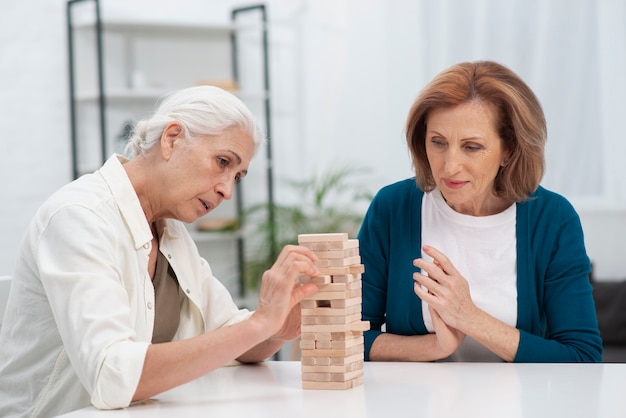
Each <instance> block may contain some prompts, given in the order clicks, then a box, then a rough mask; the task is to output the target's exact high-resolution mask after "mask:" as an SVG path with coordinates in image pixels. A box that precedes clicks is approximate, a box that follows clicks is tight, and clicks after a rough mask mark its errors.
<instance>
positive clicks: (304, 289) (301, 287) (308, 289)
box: [291, 283, 319, 306]
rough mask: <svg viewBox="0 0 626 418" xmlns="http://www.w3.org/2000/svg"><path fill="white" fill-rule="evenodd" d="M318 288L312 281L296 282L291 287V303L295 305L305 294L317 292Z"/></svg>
mask: <svg viewBox="0 0 626 418" xmlns="http://www.w3.org/2000/svg"><path fill="white" fill-rule="evenodd" d="M318 289H319V288H318V287H317V285H316V284H314V283H305V284H296V286H294V288H293V292H292V293H291V295H292V304H293V305H294V306H295V305H297V304H298V303H300V302H301V301H302V299H304V298H305V297H307V296H310V295H312V294H313V293H315V292H317V290H318Z"/></svg>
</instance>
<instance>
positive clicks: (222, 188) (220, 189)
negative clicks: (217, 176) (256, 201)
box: [216, 178, 235, 200]
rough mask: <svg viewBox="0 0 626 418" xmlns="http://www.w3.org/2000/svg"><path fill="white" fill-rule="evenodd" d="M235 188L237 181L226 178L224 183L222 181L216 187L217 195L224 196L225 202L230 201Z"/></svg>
mask: <svg viewBox="0 0 626 418" xmlns="http://www.w3.org/2000/svg"><path fill="white" fill-rule="evenodd" d="M234 187H235V181H234V180H231V179H227V178H224V181H221V182H219V183H218V185H217V186H216V189H217V190H216V191H217V193H218V194H219V195H220V196H222V197H223V198H224V199H225V200H230V199H232V197H233V189H234Z"/></svg>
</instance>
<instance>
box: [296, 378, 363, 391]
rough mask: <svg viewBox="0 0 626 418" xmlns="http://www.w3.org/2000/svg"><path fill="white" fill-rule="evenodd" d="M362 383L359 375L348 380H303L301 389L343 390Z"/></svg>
mask: <svg viewBox="0 0 626 418" xmlns="http://www.w3.org/2000/svg"><path fill="white" fill-rule="evenodd" d="M362 384H363V376H362V375H361V376H358V377H356V378H354V379H352V380H348V381H345V382H310V381H304V380H303V381H302V389H313V390H345V389H352V388H354V387H357V386H360V385H362Z"/></svg>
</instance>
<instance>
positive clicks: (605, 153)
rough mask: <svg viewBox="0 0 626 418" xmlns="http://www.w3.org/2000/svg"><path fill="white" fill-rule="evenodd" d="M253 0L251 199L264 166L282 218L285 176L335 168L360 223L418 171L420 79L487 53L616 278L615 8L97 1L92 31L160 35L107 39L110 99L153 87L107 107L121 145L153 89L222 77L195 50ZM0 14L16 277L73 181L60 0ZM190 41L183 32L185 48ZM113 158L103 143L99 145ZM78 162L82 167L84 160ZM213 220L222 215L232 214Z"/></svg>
mask: <svg viewBox="0 0 626 418" xmlns="http://www.w3.org/2000/svg"><path fill="white" fill-rule="evenodd" d="M84 3H86V4H85V5H84V6H85V7H82V5H81V7H77V11H76V13H75V14H74V15H73V16H72V20H73V21H74V22H75V23H76V24H77V25H78V26H79V29H78V30H77V31H75V36H76V54H79V53H80V54H82V55H81V56H77V57H75V60H74V63H75V65H76V66H77V68H76V71H77V73H78V68H80V71H81V72H80V74H77V75H76V77H77V81H78V82H79V87H80V89H81V91H80V92H79V93H80V94H82V95H83V96H80V97H79V99H80V100H81V102H80V103H81V105H82V106H83V108H84V110H81V111H80V112H79V113H78V115H77V121H76V122H77V123H78V124H79V125H80V127H79V128H78V129H77V132H78V137H79V138H78V141H79V142H80V143H83V144H87V143H91V144H92V145H84V146H83V148H82V150H81V153H82V154H80V155H79V157H80V158H82V161H87V162H88V163H94V162H97V160H98V158H100V157H101V156H100V155H99V154H97V150H98V148H97V144H98V141H99V139H98V138H99V137H98V135H99V131H98V119H97V112H96V109H97V100H96V95H94V91H95V90H94V88H95V87H96V84H95V80H96V79H95V74H96V73H95V67H94V64H93V56H94V51H95V47H94V43H93V32H91V35H90V34H89V32H88V31H89V27H90V23H89V22H90V21H92V16H93V9H90V7H91V5H90V4H89V3H92V2H90V1H86V2H84ZM254 4H263V5H264V6H265V10H266V11H267V26H266V27H267V34H268V44H267V53H268V64H269V67H268V68H269V71H268V73H267V75H268V79H269V97H271V108H270V112H269V119H267V120H269V125H270V126H271V134H270V135H269V143H270V145H271V152H272V156H271V157H272V161H271V163H270V162H268V161H267V155H266V152H267V151H266V150H261V151H260V152H259V155H258V157H257V159H256V160H253V163H252V166H253V167H252V168H253V171H252V172H251V175H249V176H248V178H246V180H245V184H246V187H244V190H243V196H244V199H245V201H246V202H248V203H249V204H256V203H261V204H263V202H265V201H266V200H265V199H266V197H267V189H268V181H269V180H268V178H267V173H268V167H271V171H272V179H271V183H272V184H273V201H274V202H275V203H276V204H277V205H284V206H286V207H290V208H291V209H293V208H294V207H296V208H298V207H301V206H304V207H305V209H306V208H309V209H310V207H311V206H312V205H314V203H310V201H309V200H307V199H308V197H305V194H303V193H304V192H302V189H301V188H300V189H299V188H298V187H295V186H294V183H293V182H294V181H300V182H301V183H307V182H309V185H310V184H311V182H313V183H315V182H316V181H324V176H325V175H328V174H329V173H331V174H332V173H337V172H339V173H341V176H342V177H341V179H342V180H341V181H345V182H347V183H350V184H351V186H349V188H348V190H347V191H346V188H342V187H343V186H342V187H338V189H337V191H338V192H339V193H337V195H334V196H330V195H329V196H328V197H327V198H328V199H329V201H327V202H326V203H325V204H327V205H330V206H333V207H335V206H339V210H340V211H341V210H343V211H345V212H349V213H350V214H351V215H354V214H355V215H356V216H357V217H358V216H359V215H362V214H363V213H364V211H365V209H366V208H367V199H366V198H365V199H364V198H363V196H367V194H368V193H375V192H376V191H377V190H378V189H379V188H380V187H382V186H384V185H386V184H388V183H391V182H394V181H397V180H400V179H403V178H406V177H409V176H411V175H412V170H411V164H410V160H409V157H408V153H407V150H406V145H405V142H404V138H403V129H404V122H405V118H406V115H407V113H408V110H409V107H410V105H411V103H412V101H413V99H414V98H415V96H416V95H417V94H418V92H419V91H420V89H421V88H422V87H423V86H424V84H425V83H427V82H428V81H429V80H430V79H431V78H432V77H433V76H434V75H435V74H437V73H438V72H439V71H441V70H443V69H445V68H446V67H448V66H450V65H452V64H454V63H456V62H459V61H466V60H468V61H474V60H481V59H490V60H496V61H499V62H501V63H503V64H505V65H507V66H509V67H510V68H511V69H513V70H514V71H515V72H517V73H518V74H519V75H520V76H521V77H522V78H523V79H524V80H525V81H527V83H528V84H529V85H530V86H531V87H532V88H533V89H534V90H535V92H536V94H537V95H538V97H539V99H540V101H541V102H542V105H543V107H544V111H545V113H546V117H547V120H548V130H549V136H548V144H547V173H546V175H545V177H544V180H543V185H544V186H545V187H547V188H549V189H552V190H554V191H556V192H558V193H561V194H563V195H565V196H566V197H567V198H568V199H569V200H570V201H571V202H572V203H573V204H574V205H575V207H576V208H577V210H578V211H579V213H580V215H581V219H582V222H583V227H584V229H585V235H586V245H587V249H588V252H589V255H590V257H591V259H592V262H593V265H594V274H595V276H596V278H597V279H599V280H618V279H623V278H625V277H626V274H624V273H623V267H622V264H623V263H622V261H623V259H624V258H625V256H626V246H624V244H623V238H622V237H624V236H625V235H626V174H625V172H624V161H623V160H624V155H626V141H624V139H623V138H622V135H623V123H622V122H623V119H624V115H625V114H626V104H625V103H624V97H626V80H625V77H624V74H626V2H625V1H623V0H473V1H466V0H437V1H434V0H410V1H409V0H359V1H357V0H315V1H314V0H267V1H265V2H262V3H250V2H243V1H236V0H221V1H217V0H176V1H166V0H100V8H101V13H102V19H103V21H104V22H107V21H108V22H123V24H124V25H128V26H127V27H131V28H134V29H133V30H135V29H136V30H138V31H140V30H141V28H142V27H143V28H144V29H145V25H151V24H155V23H157V24H158V25H162V27H165V29H161V30H160V32H158V33H155V34H154V37H155V38H160V39H161V41H160V42H161V44H159V43H157V42H156V41H155V42H152V38H151V36H149V35H148V36H146V37H144V39H143V41H141V42H137V43H135V44H133V46H132V48H129V47H128V44H125V43H124V41H123V40H120V38H119V35H117V36H118V38H116V37H115V36H110V37H109V38H106V37H105V39H104V42H105V48H104V52H105V56H104V61H105V63H106V64H105V82H106V87H105V88H111V89H112V88H114V87H117V84H119V85H120V86H122V87H128V84H132V87H133V88H135V89H138V90H142V91H143V90H145V91H147V90H150V91H151V93H150V94H145V95H143V96H140V97H138V98H137V101H138V102H139V104H138V105H137V107H138V108H140V110H136V109H135V110H133V112H134V113H132V112H131V110H128V109H126V110H122V108H123V107H124V106H123V105H122V104H121V102H122V101H123V99H122V98H118V99H117V101H116V99H115V98H113V99H111V100H109V101H108V102H107V111H108V112H109V113H108V115H109V123H111V126H109V128H108V131H109V132H108V135H109V136H110V137H111V138H118V139H120V138H121V139H123V138H124V132H125V128H127V126H126V125H127V124H128V123H130V122H132V121H133V120H134V118H137V117H140V116H141V115H142V112H149V111H151V110H152V107H153V104H154V102H155V101H156V100H155V99H156V95H155V94H156V93H155V91H157V90H158V91H161V90H162V91H165V90H168V89H172V88H177V87H186V86H187V85H188V84H194V83H207V82H209V83H210V82H215V83H217V82H219V83H224V82H226V83H228V82H229V80H228V77H229V76H230V74H231V70H232V63H231V61H230V55H229V54H231V52H232V51H231V50H230V49H229V47H228V44H222V45H221V46H219V45H218V46H215V47H214V48H213V49H208V50H206V52H205V53H197V52H195V51H196V50H195V49H193V48H199V47H201V45H203V43H204V41H205V40H206V42H207V43H211V42H212V41H211V39H212V37H213V36H214V35H216V32H203V31H202V27H204V26H214V27H218V28H224V27H225V31H226V32H220V33H221V34H222V35H223V34H224V33H230V32H229V31H231V30H232V27H231V26H230V25H231V23H232V22H231V11H232V10H233V9H235V8H240V7H246V6H249V5H254ZM78 9H80V10H78ZM0 10H1V12H0V129H1V131H0V132H1V133H0V143H1V144H2V152H1V153H0V179H1V180H0V185H1V186H0V189H1V192H2V193H1V196H2V197H1V198H0V202H1V203H2V204H1V205H0V250H1V251H0V275H10V274H11V273H12V270H13V265H14V262H15V257H16V254H17V248H18V245H19V242H20V240H21V237H22V235H23V234H24V231H25V229H26V227H27V225H28V223H29V221H30V219H31V218H32V216H33V215H34V213H35V211H36V209H37V207H38V206H39V205H40V204H41V203H42V202H43V201H44V200H45V199H46V198H47V197H48V196H49V195H50V194H51V193H52V192H53V191H55V190H56V189H57V188H59V187H60V186H62V185H63V184H65V183H67V182H69V181H71V180H72V179H73V177H74V175H75V174H74V171H73V168H74V167H73V163H72V146H71V141H70V138H71V125H70V121H71V118H70V94H69V60H68V40H67V39H68V29H67V24H68V16H67V3H66V1H65V0H30V1H28V2H16V1H8V0H2V8H1V9H0ZM248 19H249V21H248ZM243 20H244V21H243V22H242V23H243V24H244V25H255V24H258V22H259V19H258V16H252V17H246V18H245V19H243ZM84 22H87V23H84ZM83 24H84V26H85V28H86V29H84V28H83V29H81V28H80V25H83ZM142 25H144V26H142ZM168 25H171V26H173V28H168ZM185 27H188V28H195V29H194V30H196V29H197V31H196V32H193V31H192V30H190V31H186V30H185V29H184V28H185ZM91 28H92V29H93V26H91ZM81 31H82V32H81ZM191 32H193V33H191ZM252 32H253V31H252ZM253 33H254V32H253ZM259 33H260V32H257V33H256V35H255V34H252V35H248V38H245V35H242V38H241V39H243V44H242V48H241V49H240V50H239V52H238V55H239V59H240V61H239V64H238V66H239V70H240V71H241V73H240V77H241V84H242V86H236V87H242V89H243V87H244V86H243V84H244V83H249V84H250V85H252V86H254V87H253V89H255V88H258V87H259V86H260V85H261V84H259V83H262V74H263V69H262V61H263V60H262V52H263V51H262V48H261V47H259V45H260V43H259V42H258V41H259V40H260V38H259V36H260V35H259ZM144 35H145V34H144ZM186 35H189V36H190V37H191V38H194V37H195V39H193V40H189V38H187V41H185V40H184V39H182V38H184V37H185V36H186ZM222 35H219V34H218V35H217V36H218V37H219V36H222ZM90 36H91V38H90ZM224 39H229V38H224ZM174 40H178V41H181V42H183V44H173V43H172V42H174ZM170 41H171V42H170ZM178 41H177V42H178ZM184 42H189V43H190V44H189V45H191V44H193V45H195V46H193V47H191V46H189V48H190V49H186V48H187V46H180V45H185V44H184ZM148 56H150V57H151V58H148ZM190 57H191V61H188V60H189V58H190ZM186 60H187V61H186ZM218 62H221V63H222V64H221V65H225V67H223V68H222V72H221V73H220V72H219V71H217V70H215V71H217V72H214V73H213V74H210V73H209V71H207V73H206V75H203V73H202V69H203V68H205V67H206V68H207V69H209V68H211V67H212V66H213V65H214V64H215V63H218ZM129 63H132V65H130V64H129ZM129 65H130V66H129ZM142 65H143V66H144V67H143V68H141V66H142ZM216 65H217V64H216ZM192 70H193V71H192ZM198 71H199V72H198ZM212 71H213V70H212ZM116 77H117V78H116ZM185 77H187V78H188V79H187V78H185ZM207 80H209V81H207ZM211 80H212V81H211ZM230 81H232V80H230ZM116 83H117V84H116ZM124 83H126V84H125V85H124ZM255 83H256V84H255ZM90 89H91V91H89V90H90ZM242 98H244V100H246V99H245V97H242ZM255 100H256V102H255ZM249 104H250V107H251V108H253V110H255V112H258V113H259V115H260V119H261V120H262V121H263V122H262V124H263V125H264V126H265V128H267V126H266V125H267V123H266V122H265V120H266V119H265V114H266V109H265V108H264V107H263V104H264V100H258V99H254V98H252V99H250V101H249ZM116 112H117V113H116ZM125 112H126V113H125ZM129 112H130V113H129ZM131 113H132V114H131ZM94 141H95V142H94ZM109 142H111V140H109ZM93 144H96V145H93ZM118 145H119V144H118ZM94 147H95V148H94ZM114 149H115V144H113V145H112V146H111V147H109V149H108V150H109V151H111V152H113V150H114ZM94 150H95V151H94ZM94 152H95V153H94ZM90 158H92V159H95V160H93V161H92V160H90ZM347 168H348V169H347ZM352 168H354V170H353V169H352ZM82 169H84V170H85V171H88V170H89V164H87V163H86V164H85V165H84V167H82ZM346 169H347V171H342V170H346ZM301 186H302V184H301ZM340 186H341V185H340ZM356 191H358V193H355V192H356ZM361 192H363V193H361ZM298 205H299V206H298ZM322 209H324V208H322ZM224 210H225V211H228V210H230V209H229V207H228V204H226V205H225V209H224ZM216 217H217V218H216V219H214V220H215V221H218V220H222V217H223V216H222V214H220V213H218V214H217V215H216ZM224 217H226V218H228V216H226V215H224ZM309 227H313V228H315V225H313V226H309ZM209 229H210V228H209ZM193 230H194V231H197V228H195V227H194V228H193ZM300 232H305V231H300ZM293 238H294V239H295V238H296V237H295V236H294V237H293ZM199 242H200V243H201V245H205V244H206V245H207V248H205V250H204V251H205V252H204V254H205V255H206V257H207V258H208V259H209V262H210V263H211V264H212V265H214V266H215V268H214V269H215V270H216V274H217V275H218V277H220V276H221V277H224V280H226V281H229V280H230V281H232V286H234V287H236V286H238V284H237V283H238V282H237V278H236V277H234V276H236V274H235V273H234V272H235V264H236V261H235V260H234V259H233V257H231V256H228V255H226V256H225V255H224V254H223V253H224V252H227V253H230V252H231V250H230V249H224V246H223V245H221V244H217V245H215V242H220V240H219V239H204V238H199ZM211 242H213V244H211ZM202 243H204V244H202ZM211 245H212V247H211ZM225 260H230V261H228V262H226V261H225ZM231 276H232V277H231Z"/></svg>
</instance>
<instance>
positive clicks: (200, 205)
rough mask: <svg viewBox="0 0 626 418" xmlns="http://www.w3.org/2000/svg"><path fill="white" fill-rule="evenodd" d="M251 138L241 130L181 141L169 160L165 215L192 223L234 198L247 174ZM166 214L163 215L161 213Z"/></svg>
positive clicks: (251, 154) (167, 164)
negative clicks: (235, 188) (238, 183)
mask: <svg viewBox="0 0 626 418" xmlns="http://www.w3.org/2000/svg"><path fill="white" fill-rule="evenodd" d="M253 155H254V142H253V140H252V137H251V136H250V135H249V134H248V133H247V132H245V131H244V130H242V129H241V128H231V129H228V130H226V131H224V132H222V133H221V134H220V135H215V136H212V135H207V136H205V137H202V138H198V139H194V140H186V139H183V138H181V139H179V140H177V141H175V142H174V143H173V145H172V149H171V152H170V154H169V158H167V161H166V166H167V179H166V180H165V183H166V184H164V186H163V187H164V194H162V196H163V197H164V199H165V201H164V202H162V203H163V204H162V205H160V207H161V208H164V209H165V211H164V212H165V216H159V217H172V218H175V219H179V220H181V221H183V222H188V223H189V222H193V221H195V220H196V219H198V218H199V217H201V216H203V215H206V214H207V213H209V212H210V211H212V210H213V209H215V208H216V207H217V206H219V205H220V203H222V201H223V200H224V199H230V198H231V197H232V195H233V190H234V185H235V182H237V181H239V180H241V179H242V178H243V177H245V175H246V174H247V172H248V166H249V164H250V160H251V159H252V156H253ZM161 215H163V214H161Z"/></svg>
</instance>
